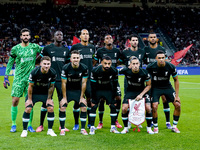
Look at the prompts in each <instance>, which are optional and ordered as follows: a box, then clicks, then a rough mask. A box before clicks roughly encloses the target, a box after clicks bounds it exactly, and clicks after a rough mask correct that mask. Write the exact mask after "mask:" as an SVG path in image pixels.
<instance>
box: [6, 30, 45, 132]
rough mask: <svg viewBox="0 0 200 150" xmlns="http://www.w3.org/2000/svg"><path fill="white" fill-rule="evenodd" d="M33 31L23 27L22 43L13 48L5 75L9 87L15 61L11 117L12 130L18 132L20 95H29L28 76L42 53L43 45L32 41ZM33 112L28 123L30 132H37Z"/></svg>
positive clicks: (21, 32)
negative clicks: (32, 122)
mask: <svg viewBox="0 0 200 150" xmlns="http://www.w3.org/2000/svg"><path fill="white" fill-rule="evenodd" d="M30 34H31V31H30V30H29V29H27V28H23V29H22V30H21V31H20V38H21V43H20V44H18V45H16V46H14V47H13V48H12V49H11V53H10V58H9V61H8V64H7V67H6V73H5V77H4V87H5V88H8V87H7V84H8V85H10V83H9V80H8V75H9V73H10V71H11V69H12V66H13V64H14V62H15V63H16V68H15V75H14V81H13V86H12V92H11V96H12V107H11V118H12V126H11V130H10V132H16V118H17V113H18V104H19V100H20V97H22V96H23V93H24V96H26V95H27V90H28V77H29V75H30V73H31V71H32V70H33V69H34V67H35V60H36V55H37V53H40V52H41V50H42V47H40V46H39V45H37V44H35V43H30V42H29V40H30V38H31V35H30ZM32 114H33V111H32V112H31V118H30V121H29V124H28V130H29V132H35V130H33V128H32V126H31V121H32Z"/></svg>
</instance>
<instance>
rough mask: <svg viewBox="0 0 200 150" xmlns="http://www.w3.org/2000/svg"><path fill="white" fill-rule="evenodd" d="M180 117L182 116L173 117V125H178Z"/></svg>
mask: <svg viewBox="0 0 200 150" xmlns="http://www.w3.org/2000/svg"><path fill="white" fill-rule="evenodd" d="M179 117H180V116H175V115H173V125H177V124H178V120H179Z"/></svg>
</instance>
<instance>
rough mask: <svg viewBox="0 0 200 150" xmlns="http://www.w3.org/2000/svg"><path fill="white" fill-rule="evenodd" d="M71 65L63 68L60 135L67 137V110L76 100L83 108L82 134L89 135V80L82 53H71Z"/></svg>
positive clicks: (81, 118) (74, 51)
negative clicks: (87, 91)
mask: <svg viewBox="0 0 200 150" xmlns="http://www.w3.org/2000/svg"><path fill="white" fill-rule="evenodd" d="M70 61H71V62H70V63H68V64H66V65H64V66H63V70H62V75H61V76H62V94H63V98H62V100H61V101H60V126H61V132H60V135H65V128H64V124H65V119H66V114H65V110H66V107H67V104H68V103H69V102H70V101H72V100H74V101H75V102H76V103H77V104H78V105H79V106H78V107H80V108H81V114H80V120H81V134H83V135H88V133H87V131H86V130H85V124H86V120H87V108H86V106H87V101H86V99H85V98H84V94H85V90H86V83H87V78H88V68H87V66H86V65H84V64H82V63H80V53H79V52H78V51H76V50H73V51H72V52H71V58H70Z"/></svg>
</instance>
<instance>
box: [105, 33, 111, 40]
mask: <svg viewBox="0 0 200 150" xmlns="http://www.w3.org/2000/svg"><path fill="white" fill-rule="evenodd" d="M108 35H110V36H111V37H112V35H111V34H108V33H107V34H106V35H105V36H104V39H105V38H106V36H108Z"/></svg>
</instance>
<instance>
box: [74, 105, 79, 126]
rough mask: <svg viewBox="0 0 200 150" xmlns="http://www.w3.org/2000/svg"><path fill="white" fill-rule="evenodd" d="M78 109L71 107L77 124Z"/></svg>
mask: <svg viewBox="0 0 200 150" xmlns="http://www.w3.org/2000/svg"><path fill="white" fill-rule="evenodd" d="M79 111H80V108H78V109H73V114H74V121H75V124H79V121H78V119H79Z"/></svg>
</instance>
